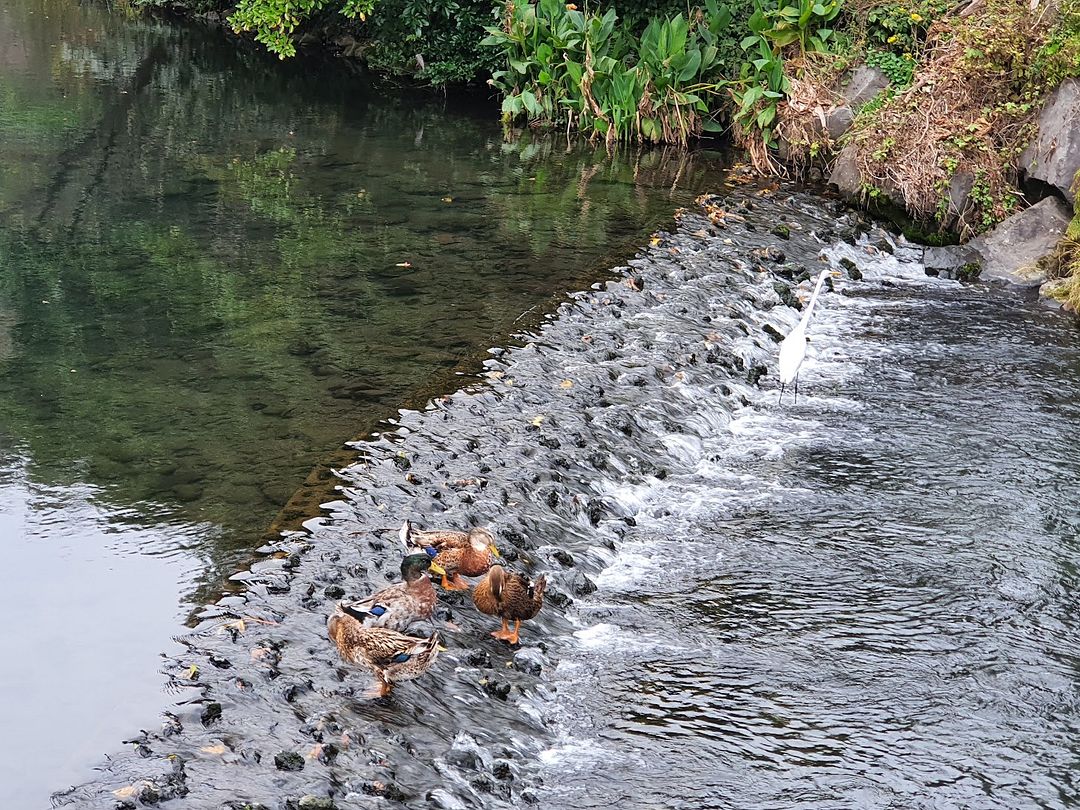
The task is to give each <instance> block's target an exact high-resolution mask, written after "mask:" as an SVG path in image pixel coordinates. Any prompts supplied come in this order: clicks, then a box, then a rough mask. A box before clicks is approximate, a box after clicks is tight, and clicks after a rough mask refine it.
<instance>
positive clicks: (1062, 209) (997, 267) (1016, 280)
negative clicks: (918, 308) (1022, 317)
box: [969, 197, 1071, 287]
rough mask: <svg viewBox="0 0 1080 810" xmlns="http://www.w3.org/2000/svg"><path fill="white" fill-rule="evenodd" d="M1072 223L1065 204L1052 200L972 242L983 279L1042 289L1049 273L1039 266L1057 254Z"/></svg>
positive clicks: (1026, 211)
mask: <svg viewBox="0 0 1080 810" xmlns="http://www.w3.org/2000/svg"><path fill="white" fill-rule="evenodd" d="M1070 219H1071V214H1070V212H1069V209H1068V208H1067V207H1066V206H1065V204H1064V203H1063V202H1061V201H1060V200H1058V199H1055V198H1052V197H1048V198H1047V199H1045V200H1043V201H1042V202H1040V203H1037V204H1036V205H1033V206H1031V208H1028V209H1026V210H1024V211H1021V212H1020V213H1019V214H1013V215H1012V216H1011V217H1009V218H1008V219H1006V220H1005V221H1003V222H1000V223H998V225H997V227H995V228H994V229H993V230H992V231H990V232H989V233H985V234H983V235H982V236H979V237H976V238H975V239H972V240H971V242H970V243H969V245H970V246H971V248H972V249H974V250H975V251H977V252H978V254H979V257H980V259H981V260H982V278H984V279H989V280H991V281H1004V282H1007V283H1009V284H1014V285H1016V286H1018V287H1038V286H1039V285H1040V284H1042V283H1043V282H1044V281H1046V272H1045V271H1044V270H1042V269H1041V268H1039V267H1038V266H1037V262H1038V261H1039V259H1041V258H1043V257H1044V256H1047V255H1049V254H1050V253H1051V252H1052V251H1053V250H1054V248H1055V247H1056V246H1057V243H1058V242H1059V241H1060V240H1061V237H1062V236H1063V235H1064V233H1065V229H1066V228H1068V226H1069V220H1070Z"/></svg>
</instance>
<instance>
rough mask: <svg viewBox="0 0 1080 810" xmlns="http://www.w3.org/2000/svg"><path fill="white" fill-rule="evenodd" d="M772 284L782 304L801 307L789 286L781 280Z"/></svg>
mask: <svg viewBox="0 0 1080 810" xmlns="http://www.w3.org/2000/svg"><path fill="white" fill-rule="evenodd" d="M772 286H773V290H774V291H775V292H776V294H777V295H778V296H780V302H781V303H782V304H784V305H785V306H789V307H791V308H792V309H798V310H801V309H802V302H801V301H800V300H799V298H798V296H797V295H795V293H793V292H792V291H791V287H789V286H788V285H787V284H785V283H784V282H782V281H774V282H773V285H772ZM706 360H708V358H706Z"/></svg>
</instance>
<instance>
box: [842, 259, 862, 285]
mask: <svg viewBox="0 0 1080 810" xmlns="http://www.w3.org/2000/svg"><path fill="white" fill-rule="evenodd" d="M840 266H841V267H843V268H844V269H845V270H847V274H848V278H850V279H851V280H852V281H860V280H861V279H862V277H863V274H862V270H860V269H859V265H857V264H855V262H853V261H852V260H851V259H849V258H847V257H844V258H843V259H841V260H840Z"/></svg>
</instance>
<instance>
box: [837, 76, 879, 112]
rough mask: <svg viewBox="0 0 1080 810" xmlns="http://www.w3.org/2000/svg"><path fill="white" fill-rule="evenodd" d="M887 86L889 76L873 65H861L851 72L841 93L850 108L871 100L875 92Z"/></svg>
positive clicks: (875, 95) (875, 94)
mask: <svg viewBox="0 0 1080 810" xmlns="http://www.w3.org/2000/svg"><path fill="white" fill-rule="evenodd" d="M888 86H889V77H888V76H886V75H885V74H884V73H882V72H881V71H880V70H878V69H877V68H875V67H870V66H869V65H861V66H860V67H857V68H855V71H854V73H852V74H851V81H849V82H848V83H847V87H845V88H844V90H843V92H842V93H841V95H842V96H843V97H844V101H845V102H846V103H847V105H848V106H849V107H851V108H852V109H855V110H857V109H859V107H861V106H863V105H864V104H866V103H867V102H868V101H872V100H873V99H874V98H875V97H877V94H878V93H880V92H881V91H882V90H884V89H885V88H886V87H888Z"/></svg>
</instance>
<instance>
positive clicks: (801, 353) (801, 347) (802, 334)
mask: <svg viewBox="0 0 1080 810" xmlns="http://www.w3.org/2000/svg"><path fill="white" fill-rule="evenodd" d="M828 277H829V271H828V270H822V271H821V272H820V273H819V274H818V277H817V284H815V285H814V293H813V295H811V296H810V303H809V304H807V306H806V312H804V313H803V316H802V318H800V319H799V322H798V323H797V324H795V328H794V329H792V330H791V332H790V333H789V334H788V336H787V337H786V338H784V340H783V342H782V343H781V344H780V401H781V402H783V401H784V389H785V388H787V386H788V384H790V383H795V402H796V403H797V402H798V401H799V366H801V365H802V361H803V358H804V357H806V327H807V326H809V324H810V316H811V315H813V314H814V304H815V303H817V297H818V293H820V292H821V285H822V284H824V283H825V279H827V278H828Z"/></svg>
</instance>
